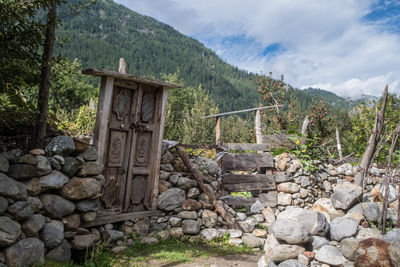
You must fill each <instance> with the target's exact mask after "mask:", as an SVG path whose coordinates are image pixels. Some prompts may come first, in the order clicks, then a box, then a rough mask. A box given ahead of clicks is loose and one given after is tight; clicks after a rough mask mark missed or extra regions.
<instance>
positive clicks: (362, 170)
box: [354, 85, 388, 188]
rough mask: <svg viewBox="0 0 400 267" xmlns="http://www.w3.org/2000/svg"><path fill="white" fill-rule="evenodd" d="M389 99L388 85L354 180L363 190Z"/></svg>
mask: <svg viewBox="0 0 400 267" xmlns="http://www.w3.org/2000/svg"><path fill="white" fill-rule="evenodd" d="M387 98H388V86H387V85H386V87H385V91H384V93H383V101H382V107H381V110H380V111H379V113H377V114H376V117H375V124H374V128H373V130H372V133H371V136H370V138H369V140H368V146H367V148H366V149H365V152H364V156H363V158H362V160H361V164H360V167H359V170H358V172H357V173H356V176H355V179H354V182H355V183H356V184H357V185H359V186H362V187H363V188H364V187H365V185H366V179H365V178H366V176H367V172H368V168H369V166H370V165H371V162H372V159H373V157H374V153H375V149H376V145H377V143H378V140H379V137H380V135H381V133H382V129H383V124H384V121H385V110H386V103H387Z"/></svg>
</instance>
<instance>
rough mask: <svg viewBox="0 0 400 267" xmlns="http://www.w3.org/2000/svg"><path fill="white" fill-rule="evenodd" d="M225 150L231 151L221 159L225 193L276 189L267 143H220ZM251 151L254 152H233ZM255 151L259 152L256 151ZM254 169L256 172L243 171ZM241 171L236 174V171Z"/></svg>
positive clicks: (272, 164) (272, 163)
mask: <svg viewBox="0 0 400 267" xmlns="http://www.w3.org/2000/svg"><path fill="white" fill-rule="evenodd" d="M221 146H222V148H223V149H224V150H225V151H231V152H230V153H228V154H226V155H224V156H223V157H222V159H221V167H222V184H223V188H224V190H226V192H224V193H225V194H228V193H230V192H244V191H252V190H274V189H276V184H275V177H274V175H273V174H272V172H271V169H272V168H274V162H273V159H272V155H271V154H270V153H269V152H267V151H269V150H270V148H269V145H267V144H222V145H221ZM238 151H253V152H256V153H234V152H238ZM257 151H258V152H259V153H257ZM254 170H256V172H257V173H256V174H253V173H246V172H245V171H252V172H254ZM239 171H240V172H242V173H240V174H238V173H237V172H239Z"/></svg>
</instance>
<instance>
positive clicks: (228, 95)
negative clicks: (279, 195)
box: [57, 0, 258, 111]
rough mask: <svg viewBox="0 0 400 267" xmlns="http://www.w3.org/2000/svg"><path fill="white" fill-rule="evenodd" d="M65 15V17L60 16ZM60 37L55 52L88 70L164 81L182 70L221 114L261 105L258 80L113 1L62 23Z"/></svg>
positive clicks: (101, 2)
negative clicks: (121, 67)
mask: <svg viewBox="0 0 400 267" xmlns="http://www.w3.org/2000/svg"><path fill="white" fill-rule="evenodd" d="M61 12H62V11H61ZM62 21H63V22H62V26H61V27H60V28H59V29H58V34H59V35H60V36H62V37H66V36H68V40H69V41H68V42H66V43H65V44H64V45H63V47H62V48H58V49H57V52H58V53H59V54H61V55H62V56H65V57H67V58H69V59H73V58H79V59H80V60H81V62H82V64H83V66H84V67H87V68H104V69H112V70H117V69H118V62H119V58H120V57H124V58H125V60H126V62H127V65H128V72H130V73H134V74H138V75H143V76H152V77H155V78H160V77H161V74H169V73H174V72H176V71H177V69H179V70H180V74H181V77H182V78H183V79H184V81H185V85H190V86H194V87H197V86H198V85H199V84H201V85H202V87H203V88H205V89H207V90H209V91H210V92H211V94H212V96H213V98H214V99H215V101H216V103H217V104H218V105H219V106H220V108H221V110H223V111H227V110H233V109H238V108H249V107H253V106H254V105H255V104H256V103H257V101H258V94H257V90H256V86H255V75H253V74H249V73H247V72H246V71H243V70H239V69H238V68H236V67H233V66H231V65H229V64H227V63H226V62H224V61H223V60H221V59H220V58H219V57H218V56H217V55H216V54H215V53H214V52H213V51H211V50H210V49H208V48H206V47H205V46H204V45H203V44H201V43H200V42H198V41H196V40H194V39H192V38H188V37H186V36H184V35H183V34H181V33H179V32H177V31H176V30H174V29H173V28H172V27H170V26H168V25H166V24H164V23H161V22H158V21H156V20H155V19H153V18H150V17H146V16H142V15H140V14H138V13H136V12H134V11H131V10H129V9H128V8H126V7H124V6H122V5H119V4H116V3H114V2H113V1H112V0H99V1H97V4H96V5H94V6H92V7H91V8H90V9H88V10H84V11H83V12H82V13H81V14H80V15H79V16H75V17H67V18H64V19H63V20H62Z"/></svg>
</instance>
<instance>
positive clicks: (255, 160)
mask: <svg viewBox="0 0 400 267" xmlns="http://www.w3.org/2000/svg"><path fill="white" fill-rule="evenodd" d="M261 167H266V168H273V167H274V162H273V159H272V155H271V154H270V153H268V152H264V153H239V154H226V155H225V156H224V157H223V158H222V170H223V171H246V170H252V169H257V168H261Z"/></svg>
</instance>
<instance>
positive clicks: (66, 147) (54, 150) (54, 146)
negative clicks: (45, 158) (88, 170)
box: [45, 135, 75, 156]
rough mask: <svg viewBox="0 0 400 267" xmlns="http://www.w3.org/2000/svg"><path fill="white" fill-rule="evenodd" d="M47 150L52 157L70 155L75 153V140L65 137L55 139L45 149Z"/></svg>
mask: <svg viewBox="0 0 400 267" xmlns="http://www.w3.org/2000/svg"><path fill="white" fill-rule="evenodd" d="M45 150H46V151H47V152H48V153H49V154H51V155H61V156H66V155H69V154H71V153H72V152H73V151H75V143H74V139H72V138H71V137H69V136H65V135H63V136H57V137H54V138H53V139H51V141H50V143H48V145H47V146H46V147H45Z"/></svg>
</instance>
